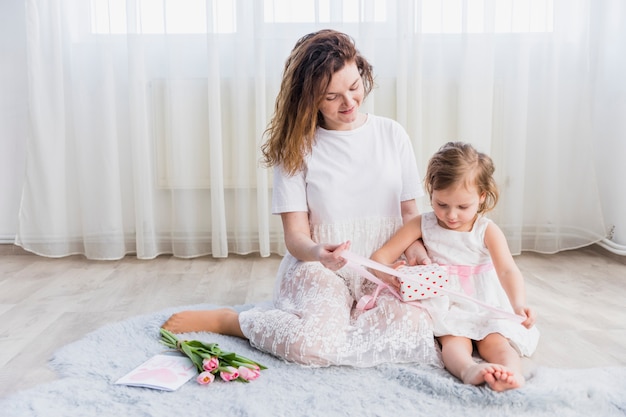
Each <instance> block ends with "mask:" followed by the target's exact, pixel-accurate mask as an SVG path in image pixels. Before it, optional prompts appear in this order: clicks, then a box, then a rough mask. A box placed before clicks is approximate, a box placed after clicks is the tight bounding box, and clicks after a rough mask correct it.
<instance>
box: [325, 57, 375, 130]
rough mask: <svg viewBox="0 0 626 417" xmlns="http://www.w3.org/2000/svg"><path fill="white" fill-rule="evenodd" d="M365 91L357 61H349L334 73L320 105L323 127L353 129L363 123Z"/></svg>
mask: <svg viewBox="0 0 626 417" xmlns="http://www.w3.org/2000/svg"><path fill="white" fill-rule="evenodd" d="M364 95H365V92H364V88H363V81H362V80H361V75H360V74H359V70H358V68H357V65H356V63H355V62H348V63H346V65H344V67H343V68H342V69H340V70H339V71H337V72H336V73H334V74H333V77H332V78H331V80H330V84H329V86H328V89H327V90H326V96H325V97H324V99H323V100H322V104H321V105H320V108H319V110H320V113H322V116H323V117H324V122H323V124H322V127H324V128H325V129H328V130H352V129H354V128H356V127H359V126H360V125H361V124H362V119H361V118H359V108H360V107H361V103H362V102H363V98H364Z"/></svg>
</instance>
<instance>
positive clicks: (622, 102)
mask: <svg viewBox="0 0 626 417" xmlns="http://www.w3.org/2000/svg"><path fill="white" fill-rule="evenodd" d="M25 32H26V28H25V19H24V2H23V1H22V0H2V1H1V2H0V186H1V187H0V190H1V194H0V243H10V242H12V241H13V238H14V236H15V233H16V232H17V214H18V207H19V200H20V190H21V187H22V184H23V171H24V160H25V145H26V137H27V126H28V125H27V83H26V55H25V50H26V35H25ZM597 41H604V40H602V39H598V40H597ZM619 49H620V48H619V47H618V46H617V45H616V48H615V51H616V52H615V53H616V55H615V56H611V57H598V58H601V59H600V61H601V62H605V63H610V65H604V66H597V67H594V69H593V70H594V71H595V78H596V85H595V91H596V96H595V101H594V109H595V111H594V125H595V134H596V135H595V139H594V145H595V151H596V153H595V157H596V171H597V174H598V177H599V182H600V190H601V200H602V205H603V210H604V215H605V222H606V225H607V230H608V228H610V227H611V226H614V227H615V230H614V236H613V242H614V244H616V245H618V250H624V249H626V215H625V214H626V163H625V160H626V117H624V115H626V83H622V85H620V86H615V85H608V84H605V83H604V82H603V81H604V80H606V79H624V78H623V76H624V75H623V74H626V57H624V56H623V54H622V53H621V51H620V50H619ZM618 54H619V55H618ZM616 74H622V75H621V76H619V77H617V78H616V77H615V75H616ZM608 75H611V76H610V77H609V76H608ZM581 168H583V167H581ZM580 198H585V190H580Z"/></svg>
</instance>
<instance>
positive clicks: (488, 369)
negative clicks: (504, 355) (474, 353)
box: [461, 363, 499, 385]
mask: <svg viewBox="0 0 626 417" xmlns="http://www.w3.org/2000/svg"><path fill="white" fill-rule="evenodd" d="M497 370H499V368H498V367H496V366H494V365H493V364H491V363H475V364H474V365H472V366H470V367H468V368H467V369H466V370H465V371H464V372H462V374H461V381H463V383H464V384H472V385H480V384H483V383H485V382H487V380H486V378H487V376H488V375H491V376H492V377H493V373H494V372H496V371H497Z"/></svg>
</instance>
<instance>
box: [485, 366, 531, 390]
mask: <svg viewBox="0 0 626 417" xmlns="http://www.w3.org/2000/svg"><path fill="white" fill-rule="evenodd" d="M503 369H504V368H503ZM485 382H486V383H487V385H489V388H491V389H492V390H494V391H497V392H502V391H507V390H510V389H515V388H520V387H521V386H523V385H524V383H525V382H526V380H525V379H524V377H523V376H522V375H519V374H516V373H514V372H511V371H509V370H505V371H503V372H495V373H493V374H488V375H485Z"/></svg>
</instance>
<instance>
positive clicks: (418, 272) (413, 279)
mask: <svg viewBox="0 0 626 417" xmlns="http://www.w3.org/2000/svg"><path fill="white" fill-rule="evenodd" d="M397 271H398V279H399V280H400V296H401V297H402V300H403V301H416V300H423V299H425V298H431V297H438V296H441V295H444V293H445V290H446V289H448V288H449V281H448V273H447V271H446V269H445V268H443V267H442V266H440V265H437V264H430V265H416V266H401V267H399V268H398V269H397ZM441 290H443V291H441Z"/></svg>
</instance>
